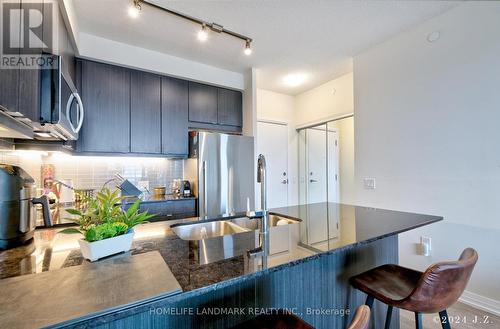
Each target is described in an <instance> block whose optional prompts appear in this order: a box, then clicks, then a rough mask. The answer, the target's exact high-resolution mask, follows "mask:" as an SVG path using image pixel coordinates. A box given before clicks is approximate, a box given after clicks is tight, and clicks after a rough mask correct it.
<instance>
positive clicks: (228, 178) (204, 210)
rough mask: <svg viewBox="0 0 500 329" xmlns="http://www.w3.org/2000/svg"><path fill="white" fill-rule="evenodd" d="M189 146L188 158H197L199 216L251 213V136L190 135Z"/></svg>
mask: <svg viewBox="0 0 500 329" xmlns="http://www.w3.org/2000/svg"><path fill="white" fill-rule="evenodd" d="M190 143H191V144H190V156H191V157H196V158H198V211H199V216H200V217H215V216H219V215H222V214H229V213H233V212H240V211H247V210H253V209H254V205H255V201H254V199H255V182H254V162H255V159H254V139H253V137H247V136H237V135H228V134H219V133H210V132H198V133H195V132H192V135H191V139H190ZM247 208H250V209H247Z"/></svg>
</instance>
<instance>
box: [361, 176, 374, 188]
mask: <svg viewBox="0 0 500 329" xmlns="http://www.w3.org/2000/svg"><path fill="white" fill-rule="evenodd" d="M363 184H364V187H365V190H374V189H375V186H376V182H375V178H365V179H364V180H363Z"/></svg>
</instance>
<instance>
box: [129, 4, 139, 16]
mask: <svg viewBox="0 0 500 329" xmlns="http://www.w3.org/2000/svg"><path fill="white" fill-rule="evenodd" d="M140 2H141V1H140V0H134V1H133V3H132V4H131V5H130V7H129V8H128V14H129V16H130V17H132V18H137V17H139V13H140V12H141V4H140Z"/></svg>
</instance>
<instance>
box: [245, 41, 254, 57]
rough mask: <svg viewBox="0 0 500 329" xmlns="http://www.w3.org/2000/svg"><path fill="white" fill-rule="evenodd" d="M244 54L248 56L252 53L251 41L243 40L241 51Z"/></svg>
mask: <svg viewBox="0 0 500 329" xmlns="http://www.w3.org/2000/svg"><path fill="white" fill-rule="evenodd" d="M243 52H244V53H245V55H247V56H250V55H252V47H251V41H250V40H247V41H246V42H245V50H244V51H243Z"/></svg>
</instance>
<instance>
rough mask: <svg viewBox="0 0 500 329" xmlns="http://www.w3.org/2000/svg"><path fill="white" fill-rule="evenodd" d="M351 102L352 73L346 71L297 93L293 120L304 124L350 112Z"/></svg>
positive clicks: (352, 107)
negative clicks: (337, 76) (339, 75)
mask: <svg viewBox="0 0 500 329" xmlns="http://www.w3.org/2000/svg"><path fill="white" fill-rule="evenodd" d="M353 104H354V100H353V74H352V73H348V74H345V75H343V76H341V77H339V78H336V79H333V80H331V81H328V82H327V83H324V84H322V85H320V86H318V87H316V88H314V89H311V90H309V91H306V92H304V93H302V94H299V95H297V96H296V110H295V121H296V124H297V125H305V124H310V123H316V122H321V121H326V120H327V119H331V118H333V117H337V116H340V115H342V114H350V113H352V112H353V109H354V105H353Z"/></svg>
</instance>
